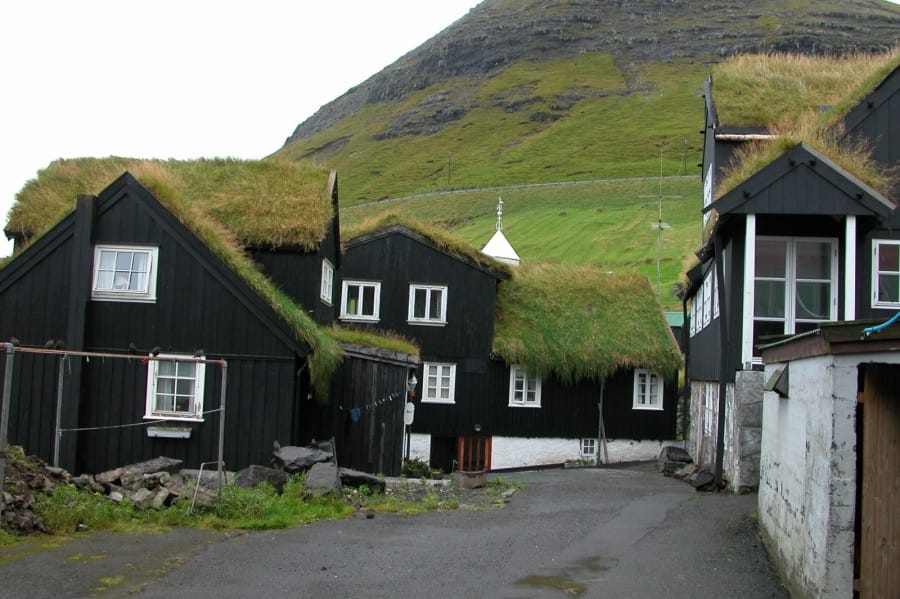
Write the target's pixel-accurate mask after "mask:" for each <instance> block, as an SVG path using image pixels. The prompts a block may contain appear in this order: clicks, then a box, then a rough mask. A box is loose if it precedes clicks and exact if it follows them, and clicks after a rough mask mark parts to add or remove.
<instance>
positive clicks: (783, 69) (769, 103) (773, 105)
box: [712, 50, 900, 127]
mask: <svg viewBox="0 0 900 599" xmlns="http://www.w3.org/2000/svg"><path fill="white" fill-rule="evenodd" d="M898 62H900V52H898V51H897V50H894V51H893V52H888V53H884V54H851V55H845V56H840V57H834V56H808V55H799V54H742V55H739V56H735V57H733V58H729V59H727V60H725V61H723V62H722V63H721V64H719V65H717V66H716V67H715V69H714V70H713V73H712V80H713V99H714V100H715V103H716V112H717V114H718V117H719V123H720V124H721V125H724V126H735V127H767V126H770V125H773V124H778V123H785V122H786V121H790V120H791V119H792V118H793V117H794V116H796V115H799V114H804V113H808V112H821V111H823V110H825V109H827V108H830V107H833V106H835V105H839V104H840V105H843V104H842V103H843V102H844V101H845V100H847V99H849V100H850V101H852V100H855V101H856V102H858V101H859V100H861V99H862V98H863V97H864V96H865V94H867V93H868V92H869V91H871V90H872V89H873V88H874V86H875V84H877V83H878V81H880V79H879V80H878V81H874V82H873V80H872V78H873V74H875V73H879V72H880V73H881V78H883V77H884V75H886V74H887V72H889V71H890V69H891V68H893V66H896V65H897V64H898ZM875 76H877V75H875Z"/></svg>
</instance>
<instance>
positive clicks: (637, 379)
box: [631, 368, 663, 410]
mask: <svg viewBox="0 0 900 599" xmlns="http://www.w3.org/2000/svg"><path fill="white" fill-rule="evenodd" d="M631 407H632V408H633V409H635V410H662V409H663V382H662V379H661V378H659V375H657V374H655V373H653V372H650V371H649V370H645V369H643V368H636V369H635V370H634V403H633V404H632V406H631Z"/></svg>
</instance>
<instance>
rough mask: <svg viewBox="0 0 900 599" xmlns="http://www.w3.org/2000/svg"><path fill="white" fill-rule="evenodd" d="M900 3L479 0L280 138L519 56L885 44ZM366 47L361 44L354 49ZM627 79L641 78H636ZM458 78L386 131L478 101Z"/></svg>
mask: <svg viewBox="0 0 900 599" xmlns="http://www.w3.org/2000/svg"><path fill="white" fill-rule="evenodd" d="M898 32H900V7H898V6H895V5H892V4H890V3H888V2H885V1H883V0H852V1H851V0H819V1H817V2H811V3H785V2H778V1H774V0H765V1H760V0H756V1H749V2H745V1H738V0H728V1H725V0H720V1H710V2H694V1H691V0H627V1H626V0H568V1H566V2H549V1H547V0H485V1H484V2H482V3H481V4H479V5H478V6H477V7H475V8H473V9H472V10H471V11H470V12H469V14H468V15H466V16H465V17H463V18H461V19H459V20H458V21H457V22H456V23H453V24H452V25H451V26H449V27H448V28H447V29H445V30H444V31H442V32H441V33H439V34H438V35H436V36H434V37H433V38H431V39H430V40H428V41H427V42H425V43H424V44H422V45H421V46H419V47H418V48H415V49H413V50H412V51H410V52H409V53H408V54H406V55H405V56H403V57H402V58H400V59H399V60H398V61H397V62H395V63H394V64H392V65H390V66H388V67H387V68H385V69H384V70H382V71H381V72H379V73H377V74H375V75H373V76H372V77H370V78H369V79H367V80H366V81H364V82H362V83H360V84H359V85H357V86H356V87H354V88H351V89H350V90H348V91H347V92H346V93H345V94H344V95H342V96H340V97H339V98H337V99H335V100H333V101H332V102H330V103H328V104H326V105H325V106H322V107H321V108H320V109H319V110H318V112H316V113H315V114H314V115H313V116H312V117H310V118H309V119H307V120H306V121H304V122H303V123H301V124H300V125H298V126H297V128H296V129H295V130H294V132H293V134H292V135H291V136H290V137H288V138H287V140H286V142H285V145H288V144H290V143H291V142H293V141H295V140H298V139H303V138H306V137H309V136H311V135H313V134H315V133H317V132H319V131H323V130H325V129H328V128H329V127H331V126H332V125H334V124H335V123H337V122H338V121H339V120H340V119H342V118H344V117H345V116H347V115H350V114H353V113H355V112H357V111H359V110H361V109H362V107H363V106H365V105H366V104H371V103H379V102H394V101H397V100H400V99H402V98H403V97H405V96H406V95H407V94H409V93H412V92H414V91H417V90H422V89H425V88H427V87H429V86H431V85H432V84H435V83H440V82H449V81H451V80H452V79H454V78H459V80H460V81H465V80H473V79H483V78H490V77H491V76H493V75H494V74H496V73H497V72H498V71H499V70H500V69H503V68H505V67H507V66H509V65H511V64H513V63H515V62H517V61H520V60H527V61H546V60H556V59H565V58H571V57H575V56H578V55H580V54H583V53H586V52H608V53H610V54H611V55H612V56H613V59H614V61H615V62H616V64H617V65H618V66H619V68H620V69H621V70H622V71H623V72H624V73H625V74H626V78H627V77H629V76H630V75H633V74H634V72H635V70H634V69H635V66H636V65H639V64H642V63H647V62H664V61H669V60H672V59H676V58H690V59H695V60H715V59H716V58H718V57H724V56H731V55H735V54H741V53H748V52H801V53H811V54H815V53H818V54H824V53H828V54H834V53H838V54H840V53H846V52H855V51H860V52H871V51H883V50H887V49H889V48H891V47H892V46H893V45H895V44H896V43H897V42H898V39H900V33H898ZM360 51H364V49H360ZM629 84H630V85H638V82H637V81H636V80H635V79H633V80H632V81H630V82H629ZM462 89H463V88H462V87H461V86H460V85H459V84H450V85H448V86H447V90H446V91H445V92H443V93H442V94H439V95H438V96H435V97H433V98H431V99H430V100H429V102H432V103H433V104H434V105H433V106H429V107H426V108H423V109H422V110H423V111H424V112H427V114H428V115H429V117H428V118H419V119H417V118H414V115H410V116H409V117H408V118H403V119H398V121H399V122H398V123H395V124H394V125H393V126H392V128H391V129H389V130H387V131H386V132H385V133H383V134H382V135H383V136H384V137H398V136H401V135H410V134H429V133H433V132H436V131H438V130H440V128H441V126H442V125H443V124H445V123H447V122H452V121H455V120H458V119H460V118H462V117H463V116H464V115H465V114H466V113H467V112H468V111H469V110H471V109H473V108H474V107H475V106H476V105H477V103H476V101H475V99H474V98H472V97H471V96H469V95H468V94H466V93H464V92H463V91H462Z"/></svg>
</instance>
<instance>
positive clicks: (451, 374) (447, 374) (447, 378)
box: [422, 362, 456, 403]
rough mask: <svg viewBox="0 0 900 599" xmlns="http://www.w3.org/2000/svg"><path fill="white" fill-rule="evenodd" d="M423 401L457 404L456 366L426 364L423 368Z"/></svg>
mask: <svg viewBox="0 0 900 599" xmlns="http://www.w3.org/2000/svg"><path fill="white" fill-rule="evenodd" d="M423 372H424V377H425V381H424V382H423V384H422V401H423V402H434V403H455V402H456V399H455V395H456V364H438V363H431V362H426V363H425V365H424V366H423Z"/></svg>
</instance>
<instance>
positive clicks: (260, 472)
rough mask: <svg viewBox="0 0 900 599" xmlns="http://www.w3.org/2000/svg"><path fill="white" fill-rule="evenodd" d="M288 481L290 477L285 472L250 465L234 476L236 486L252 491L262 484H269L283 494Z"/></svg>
mask: <svg viewBox="0 0 900 599" xmlns="http://www.w3.org/2000/svg"><path fill="white" fill-rule="evenodd" d="M287 479H288V475H287V474H286V473H285V472H284V471H283V470H276V469H274V468H267V467H266V466H257V465H250V466H247V467H246V468H244V469H243V470H240V471H239V472H238V473H237V474H235V475H234V484H235V485H237V486H238V487H243V488H245V489H252V488H255V487H258V486H259V484H260V483H262V482H267V483H269V484H270V485H272V486H273V487H275V490H276V491H278V492H279V493H281V492H282V491H284V484H285V483H286V482H287Z"/></svg>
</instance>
